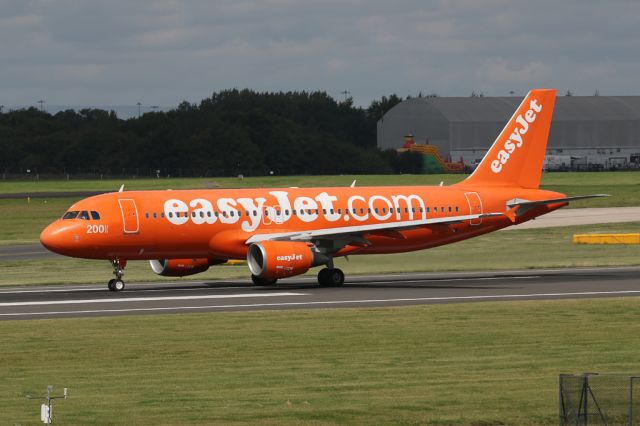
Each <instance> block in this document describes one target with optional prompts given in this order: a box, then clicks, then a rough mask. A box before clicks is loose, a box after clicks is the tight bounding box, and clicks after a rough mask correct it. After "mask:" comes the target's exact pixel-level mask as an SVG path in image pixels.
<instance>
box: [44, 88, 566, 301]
mask: <svg viewBox="0 0 640 426" xmlns="http://www.w3.org/2000/svg"><path fill="white" fill-rule="evenodd" d="M554 101H555V90H532V91H531V92H529V94H528V95H527V96H526V97H525V99H524V100H523V102H522V104H521V105H520V107H519V108H518V109H517V111H516V112H515V113H514V115H513V117H512V118H511V120H510V121H509V122H508V123H507V125H506V126H505V128H504V130H503V131H502V133H501V134H500V135H499V136H498V138H497V139H496V141H495V142H494V144H493V145H492V147H491V148H490V149H489V151H488V153H487V154H486V156H485V158H484V159H483V160H482V162H481V163H480V165H479V166H478V168H477V169H476V170H475V172H474V173H473V174H472V175H471V176H469V177H468V178H467V179H465V180H463V181H462V182H460V183H458V184H456V185H453V186H449V187H444V186H438V187H431V186H405V187H348V188H277V189H242V190H241V189H227V190H222V189H220V190H186V191H127V192H116V193H109V194H103V195H98V196H95V197H90V198H87V199H84V200H82V201H79V202H78V203H76V204H74V205H73V206H71V207H70V208H69V211H68V212H67V214H66V215H65V217H66V218H62V219H60V220H57V221H55V222H54V223H52V224H51V225H49V226H48V227H47V228H46V229H45V230H44V231H43V232H42V234H41V237H40V239H41V242H42V244H43V245H44V246H45V247H47V248H48V249H49V250H51V251H54V252H56V253H60V254H63V255H67V256H73V257H82V258H89V259H107V260H111V261H112V263H113V264H114V269H115V272H114V273H115V274H116V277H117V280H120V278H121V275H122V274H121V272H122V271H121V269H122V268H123V266H122V262H123V261H124V260H157V259H181V260H184V259H193V262H192V263H193V265H195V266H197V267H193V268H192V269H193V270H197V271H198V272H199V271H201V270H203V268H204V269H206V268H207V267H208V265H212V264H215V263H219V262H223V261H224V260H225V259H245V258H247V255H248V254H249V259H248V260H249V264H250V266H251V265H252V263H251V262H252V261H253V262H254V264H253V265H254V266H255V265H258V264H259V265H258V266H259V267H258V266H256V267H255V268H254V267H252V268H251V271H252V272H256V271H260V272H257V273H259V274H261V275H259V276H256V275H255V274H254V276H253V278H254V282H256V283H257V284H272V283H274V282H275V280H276V279H277V278H280V277H285V276H293V275H297V274H299V273H304V272H306V270H307V269H308V268H309V267H310V266H316V265H318V264H326V265H327V266H328V267H329V268H328V269H324V270H323V271H321V273H320V275H319V281H320V283H321V284H324V285H339V284H341V283H342V281H343V280H344V274H342V272H341V271H339V270H337V269H335V268H333V262H332V259H333V257H336V256H344V255H351V254H372V253H398V252H407V251H413V250H421V249H426V248H430V247H435V246H439V245H443V244H449V243H453V242H456V241H460V240H464V239H467V238H471V237H475V236H478V235H482V234H486V233H488V232H492V231H495V230H497V229H500V228H504V227H506V226H510V225H513V224H518V223H522V222H525V221H527V220H530V219H532V218H534V217H536V216H539V215H542V214H545V213H548V212H550V211H553V210H556V209H558V208H560V207H563V206H565V205H566V204H567V203H568V202H569V201H570V198H567V197H566V196H565V195H564V194H560V193H556V192H551V191H544V190H540V189H538V185H539V181H540V174H541V171H542V164H543V160H544V153H545V148H546V142H547V135H548V132H549V126H550V123H551V116H552V113H553V105H554ZM94 216H95V217H96V218H95V219H94V218H93V217H94ZM98 216H99V219H97V217H98ZM261 243H264V244H262V245H261V246H260V250H258V249H257V248H255V249H253V250H251V251H250V250H249V249H250V247H251V246H252V245H259V244H261ZM256 247H257V246H256ZM289 252H291V253H289ZM207 260H208V262H207ZM156 262H157V261H156ZM256 262H257V263H256ZM165 264H166V265H170V263H166V262H165V263H163V264H162V265H165ZM179 264H182V263H179ZM152 266H153V265H152ZM157 267H159V266H157ZM156 269H157V268H154V271H156ZM183 270H184V268H182V269H180V270H179V271H178V272H180V271H183ZM327 271H329V272H327ZM156 272H157V271H156ZM332 273H333V275H332ZM323 274H324V275H323ZM112 281H114V280H112ZM120 281H121V280H120ZM123 287H124V283H122V286H121V287H119V288H118V286H116V288H115V289H116V290H119V289H121V288H123ZM110 289H112V290H113V289H114V288H112V284H111V283H110Z"/></svg>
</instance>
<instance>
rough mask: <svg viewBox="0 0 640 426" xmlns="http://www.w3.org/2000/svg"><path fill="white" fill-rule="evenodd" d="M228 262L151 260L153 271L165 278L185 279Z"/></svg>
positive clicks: (224, 260) (210, 260) (221, 260)
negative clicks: (210, 267)
mask: <svg viewBox="0 0 640 426" xmlns="http://www.w3.org/2000/svg"><path fill="white" fill-rule="evenodd" d="M224 262H226V259H159V260H150V261H149V264H151V269H152V270H153V272H155V273H156V274H158V275H162V276H163V277H185V276H187V275H195V274H199V273H200V272H204V271H206V270H207V269H209V266H212V265H217V264H219V263H224Z"/></svg>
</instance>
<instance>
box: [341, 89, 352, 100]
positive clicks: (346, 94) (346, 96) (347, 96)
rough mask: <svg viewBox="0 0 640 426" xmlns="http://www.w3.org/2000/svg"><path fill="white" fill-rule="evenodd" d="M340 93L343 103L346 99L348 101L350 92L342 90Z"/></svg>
mask: <svg viewBox="0 0 640 426" xmlns="http://www.w3.org/2000/svg"><path fill="white" fill-rule="evenodd" d="M340 93H342V94H343V95H344V101H345V102H346V101H347V99H349V95H350V94H351V92H350V91H348V90H343V91H342V92H340Z"/></svg>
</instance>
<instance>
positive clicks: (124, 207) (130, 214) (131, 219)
mask: <svg viewBox="0 0 640 426" xmlns="http://www.w3.org/2000/svg"><path fill="white" fill-rule="evenodd" d="M118 203H119V204H120V211H121V212H122V225H123V230H124V233H125V234H137V233H138V231H139V230H140V221H139V219H138V209H137V208H136V202H135V201H134V200H132V199H130V198H127V199H120V200H118Z"/></svg>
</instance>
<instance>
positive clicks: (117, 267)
mask: <svg viewBox="0 0 640 426" xmlns="http://www.w3.org/2000/svg"><path fill="white" fill-rule="evenodd" d="M126 264H127V262H126V261H121V260H119V259H116V260H112V261H111V266H112V267H113V275H115V276H116V277H115V278H113V279H111V280H109V283H108V284H107V287H109V290H110V291H122V290H124V281H123V280H122V276H123V275H124V267H125V265H126Z"/></svg>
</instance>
